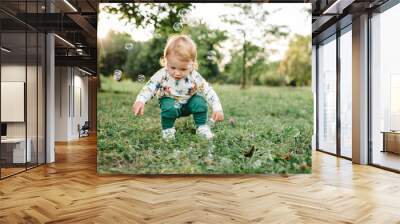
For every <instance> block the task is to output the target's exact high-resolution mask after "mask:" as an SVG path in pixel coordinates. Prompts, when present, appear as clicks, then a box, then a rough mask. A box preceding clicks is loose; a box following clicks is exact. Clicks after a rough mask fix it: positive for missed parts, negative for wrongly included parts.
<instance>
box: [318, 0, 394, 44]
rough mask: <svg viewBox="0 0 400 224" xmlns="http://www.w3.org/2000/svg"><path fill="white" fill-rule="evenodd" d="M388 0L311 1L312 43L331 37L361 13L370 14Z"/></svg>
mask: <svg viewBox="0 0 400 224" xmlns="http://www.w3.org/2000/svg"><path fill="white" fill-rule="evenodd" d="M386 2H388V0H311V3H312V36H313V43H317V42H319V41H320V40H322V39H324V38H326V37H327V36H330V35H332V34H333V33H335V32H336V30H337V29H341V28H343V27H345V26H347V25H349V24H351V22H352V18H353V17H356V16H358V15H360V14H362V13H368V12H369V11H370V12H372V11H373V10H375V9H376V8H378V7H379V6H381V5H383V4H384V3H386Z"/></svg>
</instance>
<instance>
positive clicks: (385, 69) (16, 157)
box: [0, 0, 400, 224]
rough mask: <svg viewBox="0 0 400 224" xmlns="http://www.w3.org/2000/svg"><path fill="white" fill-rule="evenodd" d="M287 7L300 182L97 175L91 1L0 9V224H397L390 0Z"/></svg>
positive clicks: (397, 6)
mask: <svg viewBox="0 0 400 224" xmlns="http://www.w3.org/2000/svg"><path fill="white" fill-rule="evenodd" d="M107 2H114V1H107ZM115 2H117V1H115ZM118 2H122V1H118ZM243 2H245V1H243ZM246 2H247V3H248V4H254V2H259V3H261V2H263V3H262V4H274V3H288V2H289V1H285V0H270V1H265V3H264V1H251V3H249V1H246ZM290 2H291V3H290V4H292V3H293V2H296V4H311V5H312V12H310V18H309V19H310V22H311V23H312V49H313V53H312V59H311V58H310V60H312V71H313V72H312V74H311V76H312V84H311V86H308V87H305V88H310V91H312V95H313V101H314V130H313V141H312V142H313V144H312V148H313V150H312V167H311V170H312V171H311V173H310V174H301V175H295V174H279V173H276V174H272V175H264V174H260V175H113V176H110V175H99V174H98V167H97V159H98V158H97V147H98V144H101V143H99V142H98V139H97V135H96V134H97V130H96V129H97V123H96V122H97V90H98V89H99V83H100V82H99V77H100V74H97V73H98V71H97V66H98V65H97V57H98V55H97V41H96V37H97V35H96V31H97V13H98V3H99V1H96V0H82V1H81V0H1V1H0V49H1V50H0V51H1V54H0V66H1V69H0V82H1V85H0V90H1V91H0V101H1V104H0V111H1V113H0V121H1V122H0V123H1V144H0V201H1V203H0V223H116V222H117V223H118V222H119V223H385V224H386V223H399V221H400V213H399V210H400V200H398V198H400V191H399V189H400V178H399V174H400V151H399V150H400V101H399V97H398V96H399V94H400V63H399V62H398V52H400V45H399V44H398V40H400V33H399V32H398V30H397V29H398V28H397V27H398V23H399V21H400V3H399V1H398V0H364V1H358V0H298V1H290ZM164 3H166V2H164ZM169 3H171V2H169ZM180 3H182V2H180ZM186 3H190V2H186ZM205 4H208V3H205ZM210 10H211V8H210ZM288 17H290V15H288ZM291 88H292V87H289V86H288V87H287V89H288V91H290V89H291ZM226 122H228V121H226Z"/></svg>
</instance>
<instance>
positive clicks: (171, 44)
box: [160, 34, 198, 69]
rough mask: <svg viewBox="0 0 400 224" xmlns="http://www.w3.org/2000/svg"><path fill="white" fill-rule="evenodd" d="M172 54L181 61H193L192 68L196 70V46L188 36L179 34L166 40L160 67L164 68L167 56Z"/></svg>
mask: <svg viewBox="0 0 400 224" xmlns="http://www.w3.org/2000/svg"><path fill="white" fill-rule="evenodd" d="M172 52H173V53H174V54H175V55H176V56H178V57H179V58H180V59H181V60H183V61H189V60H191V61H193V68H194V69H197V68H198V63H197V46H196V43H195V42H194V41H193V40H192V39H191V38H190V37H189V36H187V35H183V34H180V35H173V36H171V37H169V38H168V41H167V44H166V45H165V48H164V55H163V57H162V58H161V59H160V64H161V65H162V66H166V62H167V56H168V55H169V54H171V53H172Z"/></svg>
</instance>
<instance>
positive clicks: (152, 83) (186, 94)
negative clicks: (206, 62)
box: [136, 68, 222, 111]
mask: <svg viewBox="0 0 400 224" xmlns="http://www.w3.org/2000/svg"><path fill="white" fill-rule="evenodd" d="M196 93H197V94H199V95H200V96H202V97H204V98H205V99H206V100H207V102H208V103H209V104H210V105H211V107H212V110H213V111H222V106H221V102H220V100H219V98H218V95H217V93H216V92H215V91H214V89H213V88H212V87H211V86H210V84H208V82H207V81H206V80H205V79H204V78H203V77H202V76H201V75H200V74H199V73H198V72H197V71H196V70H193V71H192V72H191V73H190V74H189V75H188V76H186V77H185V78H182V79H180V80H177V79H175V78H174V77H172V76H170V75H169V74H168V73H167V70H166V68H162V69H160V70H158V71H157V72H156V73H155V74H154V75H153V76H152V77H151V78H150V80H149V81H148V82H147V83H146V85H145V86H144V87H143V88H142V90H141V91H140V92H139V94H138V96H137V97H136V101H140V102H143V103H146V102H147V101H149V100H150V99H152V98H153V96H154V95H157V97H158V98H162V97H170V98H173V99H175V100H176V102H178V103H180V104H186V103H187V101H188V100H189V99H190V97H192V96H193V95H194V94H196Z"/></svg>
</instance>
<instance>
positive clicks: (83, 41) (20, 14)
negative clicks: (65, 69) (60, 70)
mask: <svg viewBox="0 0 400 224" xmlns="http://www.w3.org/2000/svg"><path fill="white" fill-rule="evenodd" d="M97 11H98V2H97V1H96V0H47V1H46V0H35V1H25V0H23V1H22V0H1V1H0V22H1V30H2V32H3V36H4V38H9V40H7V43H8V46H7V48H9V49H13V51H12V52H11V53H10V54H8V56H9V58H10V59H11V58H13V57H12V56H13V55H14V56H15V58H17V55H18V54H20V55H21V54H24V55H26V52H25V51H24V50H23V49H24V47H25V41H22V40H20V39H21V38H20V37H23V39H25V35H18V33H24V32H25V31H27V32H28V33H29V32H39V33H44V32H51V33H55V34H57V35H56V37H55V54H56V60H55V63H56V66H58V65H60V66H62V65H68V66H79V67H81V68H82V69H84V70H87V71H89V72H90V73H92V74H96V73H97V61H96V59H97V41H96V40H97ZM50 12H51V13H50ZM28 36H29V34H28ZM28 39H29V38H28ZM4 41H6V40H4ZM21 41H22V42H21ZM3 43H5V42H3ZM27 46H28V47H27V50H26V51H27V52H28V56H29V57H30V52H32V54H33V52H34V51H36V50H35V49H36V46H33V45H30V44H28V45H27Z"/></svg>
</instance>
